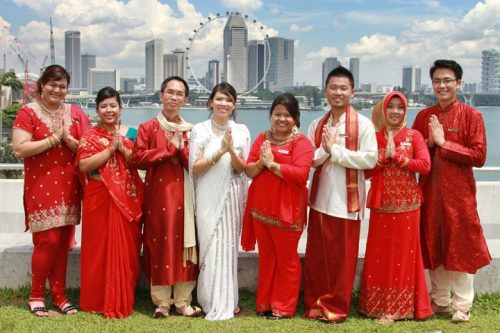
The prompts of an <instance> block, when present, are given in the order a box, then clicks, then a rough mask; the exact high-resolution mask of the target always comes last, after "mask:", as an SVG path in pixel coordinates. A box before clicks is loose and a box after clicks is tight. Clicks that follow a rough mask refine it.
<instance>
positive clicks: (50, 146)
mask: <svg viewBox="0 0 500 333" xmlns="http://www.w3.org/2000/svg"><path fill="white" fill-rule="evenodd" d="M45 142H46V143H47V146H49V149H50V148H52V141H50V138H45Z"/></svg>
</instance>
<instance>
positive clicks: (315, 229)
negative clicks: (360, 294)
mask: <svg viewBox="0 0 500 333" xmlns="http://www.w3.org/2000/svg"><path fill="white" fill-rule="evenodd" d="M359 229H360V221H359V220H348V219H342V218H337V217H333V216H329V215H326V214H323V213H320V212H317V211H315V210H314V209H312V208H311V209H309V225H308V227H307V247H306V254H305V262H304V308H305V313H304V318H308V319H322V320H325V321H331V322H340V321H344V320H345V319H346V318H347V315H348V314H349V308H350V304H351V293H352V286H353V284H354V277H355V274H356V264H357V260H358V247H359Z"/></svg>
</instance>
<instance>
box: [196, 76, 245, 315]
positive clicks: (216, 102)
mask: <svg viewBox="0 0 500 333" xmlns="http://www.w3.org/2000/svg"><path fill="white" fill-rule="evenodd" d="M208 106H209V108H210V109H211V111H212V116H211V118H210V119H209V120H206V121H204V122H202V123H199V124H197V125H195V126H194V127H193V130H192V131H191V138H190V147H189V152H190V153H189V171H190V174H191V175H192V177H193V182H194V186H195V195H196V197H195V202H196V226H197V231H198V242H199V267H200V274H199V277H198V287H197V298H198V303H199V304H200V305H201V307H202V308H203V311H204V312H205V313H206V316H205V319H208V320H223V319H230V318H233V317H234V315H235V314H237V313H239V312H240V308H239V307H238V271H237V267H238V244H239V237H240V229H241V221H242V217H243V212H244V205H245V199H246V192H247V179H246V176H245V175H244V173H243V170H244V165H245V160H246V158H247V156H248V151H249V147H250V132H249V131H248V128H247V127H246V126H245V125H243V124H237V123H235V122H234V121H233V120H230V119H229V118H231V117H232V118H233V119H234V110H235V107H236V91H235V89H234V88H233V87H232V86H231V85H230V84H229V83H225V82H223V83H220V84H218V85H216V86H215V87H214V89H213V90H212V94H211V95H210V97H209V99H208Z"/></svg>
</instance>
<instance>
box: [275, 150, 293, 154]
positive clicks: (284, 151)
mask: <svg viewBox="0 0 500 333" xmlns="http://www.w3.org/2000/svg"><path fill="white" fill-rule="evenodd" d="M278 153H280V154H284V155H288V154H290V151H288V150H286V149H278Z"/></svg>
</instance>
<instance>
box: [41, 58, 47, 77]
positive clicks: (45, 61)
mask: <svg viewBox="0 0 500 333" xmlns="http://www.w3.org/2000/svg"><path fill="white" fill-rule="evenodd" d="M48 57H49V56H48V55H46V56H45V58H43V61H42V65H41V66H40V75H42V73H43V71H44V70H45V64H46V63H47V58H48Z"/></svg>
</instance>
